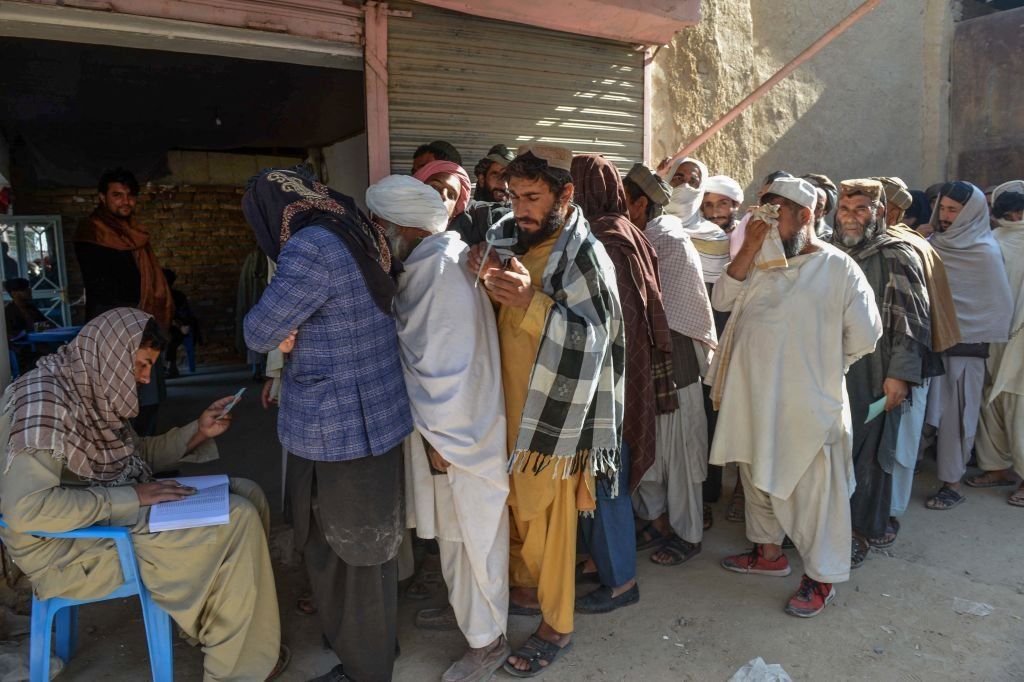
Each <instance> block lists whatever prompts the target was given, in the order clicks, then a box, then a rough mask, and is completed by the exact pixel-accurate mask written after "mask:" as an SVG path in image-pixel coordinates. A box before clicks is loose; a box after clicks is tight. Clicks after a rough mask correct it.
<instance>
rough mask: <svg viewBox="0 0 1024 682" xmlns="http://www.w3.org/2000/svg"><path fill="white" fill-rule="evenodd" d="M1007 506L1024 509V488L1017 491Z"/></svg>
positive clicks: (1009, 499)
mask: <svg viewBox="0 0 1024 682" xmlns="http://www.w3.org/2000/svg"><path fill="white" fill-rule="evenodd" d="M1006 504H1008V505H1010V506H1013V507H1024V487H1022V488H1017V490H1016V491H1014V493H1013V494H1012V495H1010V496H1009V497H1008V498H1007V499H1006Z"/></svg>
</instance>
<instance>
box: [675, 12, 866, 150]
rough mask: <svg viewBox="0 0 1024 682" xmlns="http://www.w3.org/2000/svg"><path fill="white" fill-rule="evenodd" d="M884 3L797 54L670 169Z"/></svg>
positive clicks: (688, 147) (854, 16) (689, 146)
mask: <svg viewBox="0 0 1024 682" xmlns="http://www.w3.org/2000/svg"><path fill="white" fill-rule="evenodd" d="M881 2H882V0H867V2H865V3H864V4H863V5H861V6H860V7H858V8H857V9H855V10H854V11H853V12H852V13H851V14H850V16H848V17H846V18H845V19H843V20H842V21H840V22H839V23H838V24H836V25H835V26H833V27H832V28H831V29H829V30H828V32H826V33H825V35H823V36H821V37H820V38H818V39H817V40H815V41H814V42H813V43H812V44H811V46H810V47H808V48H807V49H806V50H804V51H803V52H801V53H800V54H798V55H797V56H796V57H795V58H794V59H793V61H791V62H789V63H788V64H786V65H785V66H783V67H782V68H781V69H779V70H778V71H776V72H775V75H774V76H772V77H771V78H769V79H768V80H766V81H765V82H764V83H762V84H761V85H760V86H759V87H758V88H757V89H756V90H754V91H753V92H752V93H750V94H749V95H747V96H746V97H745V98H744V99H743V101H742V102H740V103H739V104H737V105H736V106H734V107H733V108H732V109H730V110H729V112H728V113H727V114H726V115H725V116H723V117H722V118H720V119H718V120H717V121H715V122H714V123H712V124H711V125H710V126H709V127H708V128H707V129H706V130H705V131H704V132H703V133H701V134H700V135H698V136H697V137H695V138H693V139H692V140H691V141H690V142H688V143H687V144H685V145H683V146H682V147H681V148H680V149H679V151H678V152H676V153H675V155H674V156H673V157H672V158H671V159H669V161H668V165H671V164H672V163H674V162H675V161H676V160H677V159H681V158H684V157H686V156H689V155H690V154H691V153H693V151H694V150H695V149H697V148H698V147H700V146H701V145H702V144H704V143H705V142H707V141H708V139H710V138H711V136H712V135H714V134H715V133H717V132H718V131H719V130H721V129H722V128H724V127H725V126H727V125H729V123H731V122H732V121H733V120H735V118H736V117H737V116H739V115H740V114H742V113H743V112H744V111H745V110H746V109H747V107H749V106H750V105H751V104H753V103H754V102H756V101H757V100H759V99H761V97H763V96H764V94H765V93H766V92H768V91H769V90H771V89H772V88H773V87H774V86H775V84H776V83H778V82H779V81H781V80H782V79H783V78H785V77H786V76H788V75H789V74H791V73H793V72H794V71H795V70H796V69H797V68H798V67H799V66H800V65H801V64H803V63H804V62H806V61H807V60H808V59H810V58H811V57H813V56H814V55H816V54H818V52H820V51H821V49H822V48H823V47H825V46H826V45H828V44H829V43H831V42H832V41H833V40H835V39H836V38H837V37H838V36H839V35H841V34H842V33H844V32H845V31H846V30H847V29H848V28H850V27H851V26H853V25H854V24H855V23H857V22H858V21H860V20H861V19H862V18H863V17H864V16H865V15H866V14H867V13H868V12H870V11H871V10H873V9H875V8H876V7H878V5H879V3H881Z"/></svg>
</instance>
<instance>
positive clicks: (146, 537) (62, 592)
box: [0, 413, 281, 682]
mask: <svg viewBox="0 0 1024 682" xmlns="http://www.w3.org/2000/svg"><path fill="white" fill-rule="evenodd" d="M197 428H198V426H197V424H196V423H195V422H193V423H192V424H190V425H188V426H184V427H181V428H176V429H171V430H170V431H168V432H167V433H165V434H163V435H162V436H157V437H154V438H140V439H138V441H137V442H139V455H140V457H142V459H144V460H145V461H146V462H147V463H148V464H149V465H150V466H151V467H152V468H153V470H154V471H166V470H168V469H171V468H174V467H176V466H177V465H178V463H179V462H182V461H193V462H197V461H209V460H211V459H216V457H217V449H216V446H215V445H214V443H213V441H206V442H205V443H203V444H202V445H200V446H199V447H198V448H196V449H195V451H194V452H192V453H191V454H190V453H187V452H186V447H187V445H188V442H189V440H191V438H192V437H193V436H194V435H195V433H196V430H197ZM9 436H10V413H5V414H3V415H0V442H3V443H7V442H8V440H9ZM5 459H6V457H5ZM62 475H63V476H64V478H65V479H67V480H68V481H70V480H71V479H72V478H73V475H72V474H71V473H70V472H69V471H68V470H67V469H65V468H64V466H63V464H62V463H61V462H60V461H59V460H57V459H54V457H53V455H52V452H51V451H49V450H36V451H31V452H25V453H22V454H19V455H18V456H17V457H15V458H14V459H13V461H12V462H11V466H10V468H9V469H8V470H7V471H6V472H4V473H0V513H3V517H4V521H6V522H7V524H8V526H9V529H4V530H0V536H2V537H3V542H4V544H5V545H6V546H7V549H8V551H9V552H10V555H11V558H12V559H13V560H14V562H15V563H16V564H17V565H18V567H19V568H20V569H21V570H22V571H24V572H25V574H26V575H27V576H28V578H29V580H30V581H31V582H32V587H33V589H34V591H35V593H36V595H37V596H38V597H40V598H42V599H48V598H51V597H67V598H70V599H88V598H92V597H99V596H102V595H104V594H107V593H109V592H110V591H111V590H113V589H114V588H116V587H117V586H118V585H120V584H121V582H122V574H121V566H120V563H119V561H118V558H117V550H116V549H115V548H114V542H113V540H105V539H87V538H81V539H64V538H36V537H33V536H31V535H26V534H25V531H29V530H35V531H43V532H62V531H68V530H73V529H76V528H83V527H86V526H92V525H110V526H128V527H129V528H131V531H132V535H133V537H132V539H133V541H134V545H135V552H136V555H137V557H138V562H139V572H140V574H141V576H142V580H143V582H144V583H145V584H146V587H147V588H148V589H149V591H150V592H151V593H152V595H153V599H154V601H156V603H157V604H159V605H160V607H161V608H163V609H164V610H165V611H167V612H168V613H169V614H170V616H171V618H173V619H174V622H175V623H177V624H178V626H179V627H180V628H181V629H182V630H183V631H184V632H185V633H186V634H187V635H188V636H189V637H191V638H193V639H195V640H197V641H199V643H200V644H202V646H203V652H204V654H205V659H204V670H205V673H204V675H203V679H204V680H207V681H208V682H213V681H215V680H216V681H219V680H263V679H265V678H266V676H267V674H268V673H269V672H270V671H271V669H272V668H273V667H274V664H275V663H276V662H277V656H278V651H279V648H280V640H281V631H280V622H279V617H278V609H277V592H276V589H275V586H274V574H273V569H272V568H271V565H270V554H269V551H268V549H267V536H268V533H269V524H270V512H269V507H268V506H267V501H266V498H265V497H264V496H263V492H262V491H261V490H260V488H259V486H258V485H256V484H255V483H253V482H252V481H247V480H244V479H232V480H231V493H232V494H231V498H230V500H231V516H230V519H231V520H230V523H228V524H227V525H222V526H208V527H205V528H190V529H186V530H175V531H165V532H162V533H149V527H148V524H149V508H148V507H140V506H139V498H138V496H137V495H136V494H135V491H134V490H132V488H131V484H130V483H129V484H126V485H123V486H117V487H100V486H88V487H87V486H82V485H73V484H69V483H67V482H66V481H62ZM140 627H141V625H140Z"/></svg>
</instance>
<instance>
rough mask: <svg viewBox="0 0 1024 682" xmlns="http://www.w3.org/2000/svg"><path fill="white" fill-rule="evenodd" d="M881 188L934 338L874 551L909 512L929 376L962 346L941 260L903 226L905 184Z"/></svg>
mask: <svg viewBox="0 0 1024 682" xmlns="http://www.w3.org/2000/svg"><path fill="white" fill-rule="evenodd" d="M874 179H875V180H878V181H879V182H881V183H882V187H883V188H885V200H886V214H885V216H886V221H885V222H886V230H887V232H888V233H889V235H890V236H892V237H895V238H897V239H900V240H902V241H905V242H907V243H908V244H909V245H910V246H911V247H913V249H914V251H916V252H917V255H918V258H920V259H921V265H923V266H924V279H925V284H926V285H927V287H928V317H929V320H930V322H931V328H932V338H931V346H930V348H928V349H926V350H925V351H924V356H923V358H922V362H921V383H920V384H919V385H917V386H912V387H911V389H910V399H909V401H908V402H907V404H905V405H904V409H903V410H902V414H901V415H900V428H899V436H898V437H897V439H896V460H895V462H894V463H893V468H892V503H891V505H890V508H889V523H888V525H887V526H886V532H885V535H884V536H881V537H876V538H868V542H869V543H870V544H871V546H872V547H877V548H879V549H882V548H885V547H889V546H890V545H892V544H893V543H894V542H895V541H896V536H897V535H898V534H899V530H900V523H899V518H900V517H901V516H903V514H904V513H905V512H906V511H907V506H908V504H909V503H910V493H911V489H912V488H913V484H914V468H915V467H916V465H917V456H918V451H919V449H920V444H921V430H922V429H923V427H924V415H925V409H926V407H927V405H928V387H929V386H930V385H931V381H932V377H935V376H938V375H940V374H942V373H943V372H944V371H945V369H944V368H943V365H942V355H941V353H942V352H943V351H945V350H946V349H948V348H952V347H953V346H955V345H956V344H958V343H960V326H959V324H957V321H956V308H955V307H954V305H953V293H952V292H951V291H950V289H949V280H948V278H947V276H946V268H945V266H944V265H943V264H942V259H941V258H939V256H938V254H937V253H935V249H933V248H932V246H931V244H929V243H928V240H927V239H924V238H923V237H922V236H921V235H920V234H918V233H917V231H915V230H913V229H911V228H910V227H908V226H907V225H906V224H904V223H903V222H902V221H903V218H904V214H905V211H906V210H907V209H908V208H910V207H911V206H912V205H913V194H912V193H911V192H910V190H908V189H907V185H906V184H905V183H904V182H903V181H902V180H901V179H899V178H896V177H878V178H874Z"/></svg>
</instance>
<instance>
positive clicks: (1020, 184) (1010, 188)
mask: <svg viewBox="0 0 1024 682" xmlns="http://www.w3.org/2000/svg"><path fill="white" fill-rule="evenodd" d="M0 177H3V176H0ZM1004 192H1020V193H1021V194H1024V180H1010V181H1009V182H1004V183H1003V184H1001V185H999V186H998V187H996V188H995V189H994V190H992V205H993V206H995V205H996V199H998V198H999V195H1000V194H1003V193H1004Z"/></svg>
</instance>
